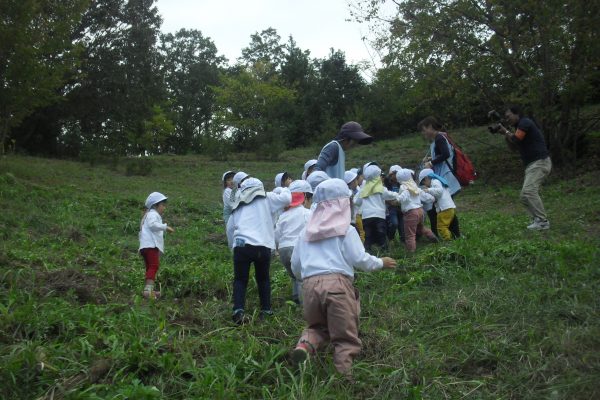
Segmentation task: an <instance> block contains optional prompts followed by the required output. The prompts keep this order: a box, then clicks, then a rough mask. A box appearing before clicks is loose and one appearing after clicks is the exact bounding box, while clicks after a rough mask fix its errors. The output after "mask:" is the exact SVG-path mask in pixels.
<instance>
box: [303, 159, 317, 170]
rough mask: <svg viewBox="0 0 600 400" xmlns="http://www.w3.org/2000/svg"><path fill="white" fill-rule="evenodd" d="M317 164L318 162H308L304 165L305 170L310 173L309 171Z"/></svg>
mask: <svg viewBox="0 0 600 400" xmlns="http://www.w3.org/2000/svg"><path fill="white" fill-rule="evenodd" d="M316 164H317V160H308V161H307V162H305V163H304V170H305V171H308V169H309V168H310V167H312V166H314V165H316Z"/></svg>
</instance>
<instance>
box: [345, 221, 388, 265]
mask: <svg viewBox="0 0 600 400" xmlns="http://www.w3.org/2000/svg"><path fill="white" fill-rule="evenodd" d="M342 254H343V255H344V258H345V260H346V262H347V263H348V264H350V265H352V266H353V267H354V268H355V269H360V270H362V271H375V270H377V269H381V268H383V260H382V259H381V258H377V257H375V256H372V255H370V254H369V253H367V252H366V251H365V247H364V246H363V244H362V242H361V241H360V237H359V236H358V232H356V229H354V228H353V227H350V229H348V233H347V234H346V236H345V237H344V241H343V242H342Z"/></svg>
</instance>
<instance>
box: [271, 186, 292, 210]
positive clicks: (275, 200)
mask: <svg viewBox="0 0 600 400" xmlns="http://www.w3.org/2000/svg"><path fill="white" fill-rule="evenodd" d="M279 189H281V190H280V191H279V193H275V192H268V193H267V201H268V202H269V207H270V208H271V212H278V211H281V210H283V209H284V208H286V207H287V206H289V205H290V203H291V202H292V193H291V192H290V189H288V188H279Z"/></svg>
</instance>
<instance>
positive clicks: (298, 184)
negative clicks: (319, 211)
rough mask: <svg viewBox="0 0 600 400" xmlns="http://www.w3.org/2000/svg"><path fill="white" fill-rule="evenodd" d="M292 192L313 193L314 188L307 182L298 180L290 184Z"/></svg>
mask: <svg viewBox="0 0 600 400" xmlns="http://www.w3.org/2000/svg"><path fill="white" fill-rule="evenodd" d="M289 189H290V192H292V193H312V192H313V190H312V187H311V186H310V184H309V183H308V182H306V181H303V180H302V179H297V180H295V181H293V182H292V183H291V184H290V187H289Z"/></svg>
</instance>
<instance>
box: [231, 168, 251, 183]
mask: <svg viewBox="0 0 600 400" xmlns="http://www.w3.org/2000/svg"><path fill="white" fill-rule="evenodd" d="M249 176H250V175H248V174H247V173H245V172H242V171H240V172H238V173H237V174H235V175H234V176H233V184H234V185H235V187H238V186H239V184H240V182H241V181H242V180H244V179H245V178H247V177H249Z"/></svg>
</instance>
